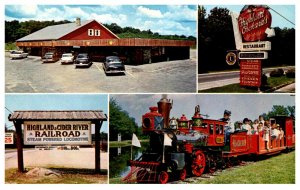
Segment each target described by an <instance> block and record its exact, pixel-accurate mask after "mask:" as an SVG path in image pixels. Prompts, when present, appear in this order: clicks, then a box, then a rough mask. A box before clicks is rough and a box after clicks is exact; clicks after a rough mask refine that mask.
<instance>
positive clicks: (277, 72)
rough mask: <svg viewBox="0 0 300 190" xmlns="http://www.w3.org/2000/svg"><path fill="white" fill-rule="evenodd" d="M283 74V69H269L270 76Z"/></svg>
mask: <svg viewBox="0 0 300 190" xmlns="http://www.w3.org/2000/svg"><path fill="white" fill-rule="evenodd" d="M283 75H284V70H283V69H276V70H273V71H271V73H270V77H281V76H283Z"/></svg>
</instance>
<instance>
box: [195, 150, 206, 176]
mask: <svg viewBox="0 0 300 190" xmlns="http://www.w3.org/2000/svg"><path fill="white" fill-rule="evenodd" d="M205 162H206V161H205V155H204V153H203V152H202V151H200V150H198V151H196V152H195V154H194V159H193V163H192V173H193V174H194V175H195V176H197V177H200V176H201V175H202V174H203V172H204V169H205V165H206V163H205Z"/></svg>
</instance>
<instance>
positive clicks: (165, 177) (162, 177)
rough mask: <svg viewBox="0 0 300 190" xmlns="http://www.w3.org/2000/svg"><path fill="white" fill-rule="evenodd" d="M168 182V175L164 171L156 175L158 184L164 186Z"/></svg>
mask: <svg viewBox="0 0 300 190" xmlns="http://www.w3.org/2000/svg"><path fill="white" fill-rule="evenodd" d="M168 180H169V174H168V173H167V172H166V171H161V172H160V173H159V175H158V182H159V183H160V184H166V183H167V182H168Z"/></svg>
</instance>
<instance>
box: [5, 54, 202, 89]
mask: <svg viewBox="0 0 300 190" xmlns="http://www.w3.org/2000/svg"><path fill="white" fill-rule="evenodd" d="M190 55H191V56H190V59H189V60H178V61H168V62H159V63H152V64H145V65H139V66H133V65H126V66H125V67H126V73H125V75H111V76H107V75H106V74H105V73H104V71H103V69H102V63H100V62H93V64H92V66H91V67H89V68H77V69H75V67H74V65H61V64H60V61H57V62H56V63H44V64H42V61H41V58H40V57H37V56H28V58H25V59H19V60H11V59H10V58H9V53H6V54H5V91H6V93H20V92H24V93H34V92H36V93H60V92H67V93H77V92H79V93H84V92H103V93H114V92H115V93H118V92H122V93H130V92H133V93H147V92H149V93H155V92H166V93H171V92H196V50H191V53H190Z"/></svg>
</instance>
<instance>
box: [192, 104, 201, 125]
mask: <svg viewBox="0 0 300 190" xmlns="http://www.w3.org/2000/svg"><path fill="white" fill-rule="evenodd" d="M192 121H193V127H200V126H201V125H202V116H201V114H200V106H199V105H197V106H196V107H195V113H194V116H193V117H192Z"/></svg>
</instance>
